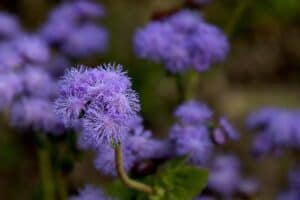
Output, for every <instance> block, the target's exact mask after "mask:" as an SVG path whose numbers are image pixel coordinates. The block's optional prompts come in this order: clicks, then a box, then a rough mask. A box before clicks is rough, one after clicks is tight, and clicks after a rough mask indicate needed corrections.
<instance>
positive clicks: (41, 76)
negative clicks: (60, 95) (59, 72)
mask: <svg viewBox="0 0 300 200" xmlns="http://www.w3.org/2000/svg"><path fill="white" fill-rule="evenodd" d="M20 78H21V79H22V80H23V84H24V92H25V95H29V96H36V97H44V98H50V97H52V98H53V97H55V96H56V94H57V83H56V82H55V81H54V80H53V79H52V77H51V76H50V74H49V73H48V72H47V71H45V70H43V68H42V67H40V66H26V67H25V69H24V70H22V72H21V73H20Z"/></svg>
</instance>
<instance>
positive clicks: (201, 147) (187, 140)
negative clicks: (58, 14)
mask: <svg viewBox="0 0 300 200" xmlns="http://www.w3.org/2000/svg"><path fill="white" fill-rule="evenodd" d="M170 140H171V142H172V143H173V144H174V147H175V152H176V154H177V155H179V156H183V155H188V156H189V160H190V162H191V163H192V164H194V165H197V166H203V165H206V164H207V162H208V161H209V159H210V157H211V155H212V151H213V144H212V141H211V140H210V137H209V132H208V130H207V128H206V127H205V126H204V125H198V126H191V125H186V126H181V125H174V126H173V127H172V129H171V133H170Z"/></svg>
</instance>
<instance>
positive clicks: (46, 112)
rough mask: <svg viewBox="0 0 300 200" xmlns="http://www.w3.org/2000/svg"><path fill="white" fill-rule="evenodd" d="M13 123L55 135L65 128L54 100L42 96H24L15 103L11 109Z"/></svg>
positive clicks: (19, 126) (18, 126) (20, 126)
mask: <svg viewBox="0 0 300 200" xmlns="http://www.w3.org/2000/svg"><path fill="white" fill-rule="evenodd" d="M11 123H12V125H13V126H15V127H17V128H21V129H23V128H32V129H33V130H35V131H38V132H39V131H42V132H45V133H50V134H55V135H57V134H61V133H62V132H63V130H64V129H63V124H61V122H60V121H59V120H58V119H57V117H56V115H55V113H54V108H53V104H52V102H50V101H49V100H46V99H41V98H22V99H21V100H20V101H19V102H17V103H15V104H14V105H13V106H12V109H11Z"/></svg>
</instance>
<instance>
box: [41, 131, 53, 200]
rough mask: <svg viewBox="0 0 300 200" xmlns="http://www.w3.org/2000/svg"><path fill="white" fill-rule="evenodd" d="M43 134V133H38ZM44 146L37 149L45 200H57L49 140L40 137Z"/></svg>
mask: <svg viewBox="0 0 300 200" xmlns="http://www.w3.org/2000/svg"><path fill="white" fill-rule="evenodd" d="M38 134H42V133H38ZM39 138H40V140H43V141H42V143H43V144H42V145H39V146H38V148H37V156H38V165H39V170H40V178H41V182H42V187H43V195H44V199H45V200H55V190H54V182H53V176H52V167H51V158H50V153H49V149H48V145H47V141H46V140H47V139H46V138H45V137H44V135H42V136H39Z"/></svg>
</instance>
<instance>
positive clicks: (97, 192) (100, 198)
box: [69, 185, 111, 200]
mask: <svg viewBox="0 0 300 200" xmlns="http://www.w3.org/2000/svg"><path fill="white" fill-rule="evenodd" d="M110 199H111V198H110V197H108V196H106V194H105V193H104V192H103V191H102V190H101V188H96V187H95V186H92V185H86V186H85V187H84V188H82V189H80V190H79V194H78V195H76V196H71V197H70V198H69V200H110Z"/></svg>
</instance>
